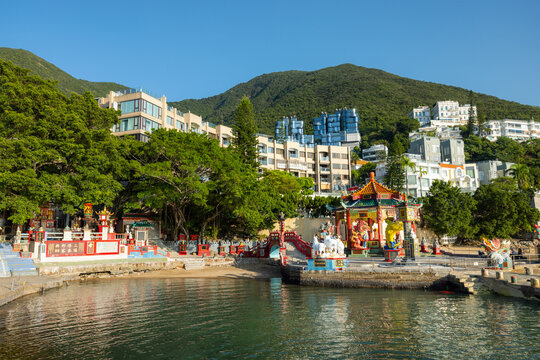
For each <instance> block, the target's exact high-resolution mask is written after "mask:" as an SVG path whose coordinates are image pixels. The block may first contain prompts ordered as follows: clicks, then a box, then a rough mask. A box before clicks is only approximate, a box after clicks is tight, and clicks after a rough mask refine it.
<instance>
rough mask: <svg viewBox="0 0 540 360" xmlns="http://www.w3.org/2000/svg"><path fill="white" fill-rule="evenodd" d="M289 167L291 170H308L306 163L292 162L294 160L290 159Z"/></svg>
mask: <svg viewBox="0 0 540 360" xmlns="http://www.w3.org/2000/svg"><path fill="white" fill-rule="evenodd" d="M289 169H290V170H302V171H306V170H307V165H306V164H302V163H298V162H292V161H289Z"/></svg>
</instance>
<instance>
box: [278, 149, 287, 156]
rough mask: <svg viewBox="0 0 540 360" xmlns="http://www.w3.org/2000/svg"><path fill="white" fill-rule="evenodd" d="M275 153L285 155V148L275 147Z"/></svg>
mask: <svg viewBox="0 0 540 360" xmlns="http://www.w3.org/2000/svg"><path fill="white" fill-rule="evenodd" d="M276 154H278V155H280V156H283V155H285V150H283V149H276Z"/></svg>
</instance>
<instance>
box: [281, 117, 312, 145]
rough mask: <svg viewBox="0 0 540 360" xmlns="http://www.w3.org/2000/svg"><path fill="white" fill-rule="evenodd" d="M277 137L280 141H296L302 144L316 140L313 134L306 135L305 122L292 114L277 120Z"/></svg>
mask: <svg viewBox="0 0 540 360" xmlns="http://www.w3.org/2000/svg"><path fill="white" fill-rule="evenodd" d="M275 135H276V136H275V138H276V139H277V140H278V141H280V142H284V141H296V142H298V143H300V144H302V145H303V144H313V143H314V142H315V140H314V138H313V135H304V122H303V121H300V120H298V119H297V118H296V116H291V117H290V118H288V117H286V116H284V117H283V118H282V119H281V120H278V121H276V129H275Z"/></svg>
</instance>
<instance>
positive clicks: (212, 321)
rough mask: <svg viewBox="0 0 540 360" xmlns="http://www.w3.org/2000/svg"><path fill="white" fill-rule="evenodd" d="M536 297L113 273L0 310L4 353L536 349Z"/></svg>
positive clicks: (329, 355)
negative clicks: (116, 275)
mask: <svg viewBox="0 0 540 360" xmlns="http://www.w3.org/2000/svg"><path fill="white" fill-rule="evenodd" d="M539 315H540V304H539V303H535V302H526V301H520V300H515V299H508V298H504V297H496V296H474V297H473V296H471V297H469V296H463V295H453V294H450V295H448V294H438V293H431V292H422V291H392V290H372V289H328V288H312V287H300V286H294V285H285V284H282V283H281V281H280V280H279V279H273V280H271V281H257V280H234V279H122V280H119V279H112V280H97V281H91V282H85V283H77V284H72V285H70V286H68V287H65V288H60V289H55V290H49V291H47V292H45V294H44V295H32V296H28V297H25V298H22V299H19V300H17V301H15V302H13V303H10V304H8V305H6V306H4V307H1V308H0V359H245V358H260V359H350V358H359V359H539V358H540V316H539Z"/></svg>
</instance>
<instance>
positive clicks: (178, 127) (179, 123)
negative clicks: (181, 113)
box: [176, 120, 186, 131]
mask: <svg viewBox="0 0 540 360" xmlns="http://www.w3.org/2000/svg"><path fill="white" fill-rule="evenodd" d="M185 125H186V124H184V123H183V122H181V121H180V120H176V128H177V129H178V130H182V131H185V129H186V126H185Z"/></svg>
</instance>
